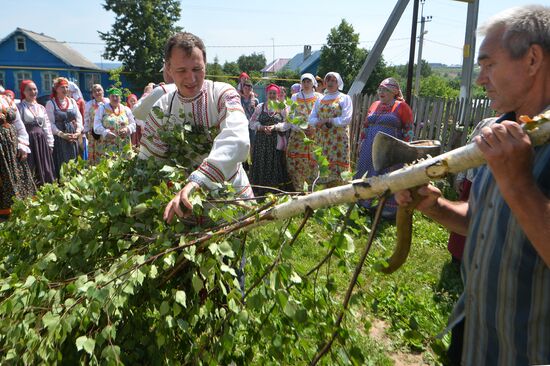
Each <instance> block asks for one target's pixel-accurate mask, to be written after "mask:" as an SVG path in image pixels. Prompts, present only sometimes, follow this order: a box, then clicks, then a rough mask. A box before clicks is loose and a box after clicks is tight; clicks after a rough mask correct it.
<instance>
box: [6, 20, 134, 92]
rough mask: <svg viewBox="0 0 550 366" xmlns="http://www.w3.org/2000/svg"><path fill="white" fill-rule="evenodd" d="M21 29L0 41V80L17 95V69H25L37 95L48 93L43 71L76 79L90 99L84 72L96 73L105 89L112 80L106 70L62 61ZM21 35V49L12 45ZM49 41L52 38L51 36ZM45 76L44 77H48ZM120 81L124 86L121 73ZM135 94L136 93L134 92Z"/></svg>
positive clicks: (48, 87) (19, 70)
mask: <svg viewBox="0 0 550 366" xmlns="http://www.w3.org/2000/svg"><path fill="white" fill-rule="evenodd" d="M24 32H26V31H25V30H23V32H22V31H20V30H19V29H17V30H16V31H15V32H13V33H12V34H11V35H9V36H7V37H6V38H5V39H3V40H1V41H0V82H2V83H3V86H4V88H6V89H11V90H13V91H14V92H15V95H16V97H17V98H20V97H21V95H20V92H19V84H18V83H17V73H18V72H28V73H29V74H30V78H31V79H32V80H33V81H34V82H35V84H36V87H37V89H38V95H39V96H43V95H47V94H50V92H51V85H43V84H44V78H43V76H44V73H55V74H57V75H58V76H63V77H66V78H68V79H70V80H73V81H75V82H77V84H78V85H79V87H80V89H81V91H82V94H83V96H84V99H86V100H89V99H91V93H90V90H89V86H88V85H87V83H86V81H87V80H88V78H87V76H86V75H88V74H99V76H100V80H101V81H100V83H101V85H103V87H104V88H105V89H108V88H109V87H110V86H111V84H112V81H110V80H109V73H108V71H106V70H100V69H97V70H92V69H85V68H82V67H76V66H73V65H69V64H67V63H65V62H64V61H63V60H62V59H61V58H59V57H57V56H56V55H55V54H53V53H51V52H50V50H48V49H46V48H44V47H43V46H42V45H40V43H38V42H36V41H35V40H33V39H31V38H29V37H28V36H27V35H26V34H25V33H24ZM19 37H24V38H25V51H18V50H17V49H16V45H17V43H16V42H17V38H19ZM52 41H55V40H53V39H52ZM50 79H51V78H48V79H47V80H50ZM121 82H122V85H124V86H127V85H128V82H127V78H126V77H125V76H124V75H122V76H121ZM136 94H137V93H136Z"/></svg>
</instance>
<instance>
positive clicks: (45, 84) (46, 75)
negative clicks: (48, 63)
mask: <svg viewBox="0 0 550 366" xmlns="http://www.w3.org/2000/svg"><path fill="white" fill-rule="evenodd" d="M40 77H41V79H42V91H43V92H46V93H49V92H51V90H52V85H53V81H54V80H55V78H58V77H59V73H57V72H55V71H42V72H41V73H40ZM48 79H49V80H48Z"/></svg>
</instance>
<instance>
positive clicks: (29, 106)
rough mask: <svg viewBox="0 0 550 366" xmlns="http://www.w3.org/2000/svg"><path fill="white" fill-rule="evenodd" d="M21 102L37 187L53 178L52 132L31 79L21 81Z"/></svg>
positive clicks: (20, 108)
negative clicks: (37, 99)
mask: <svg viewBox="0 0 550 366" xmlns="http://www.w3.org/2000/svg"><path fill="white" fill-rule="evenodd" d="M20 89H21V102H20V103H19V104H18V105H17V108H18V109H19V114H20V115H21V120H22V121H23V123H24V124H25V128H26V130H27V133H28V135H29V147H30V150H31V154H30V156H29V158H28V159H27V162H28V164H29V167H30V169H31V172H32V174H33V177H34V181H35V183H36V185H37V186H38V187H40V186H42V185H44V184H45V183H53V181H54V180H55V174H54V170H55V169H54V164H53V156H52V151H53V144H54V139H53V134H52V128H51V125H50V120H49V119H48V114H47V113H46V108H44V107H43V106H42V105H40V104H39V103H38V102H37V101H36V96H37V95H38V90H37V88H36V84H35V83H34V82H33V81H32V80H23V81H22V82H21V86H20Z"/></svg>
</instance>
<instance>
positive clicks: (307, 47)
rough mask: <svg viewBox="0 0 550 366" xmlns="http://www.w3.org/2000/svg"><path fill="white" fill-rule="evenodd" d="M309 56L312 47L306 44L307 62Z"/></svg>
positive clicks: (305, 54)
mask: <svg viewBox="0 0 550 366" xmlns="http://www.w3.org/2000/svg"><path fill="white" fill-rule="evenodd" d="M309 56H311V46H310V45H308V44H306V45H305V46H304V61H305V60H307V59H308V57H309Z"/></svg>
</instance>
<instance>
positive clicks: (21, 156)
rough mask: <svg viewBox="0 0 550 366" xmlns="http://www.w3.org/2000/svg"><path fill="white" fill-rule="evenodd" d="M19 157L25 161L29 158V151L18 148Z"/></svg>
mask: <svg viewBox="0 0 550 366" xmlns="http://www.w3.org/2000/svg"><path fill="white" fill-rule="evenodd" d="M17 158H18V159H19V161H25V160H27V153H26V152H24V151H23V150H17Z"/></svg>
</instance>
